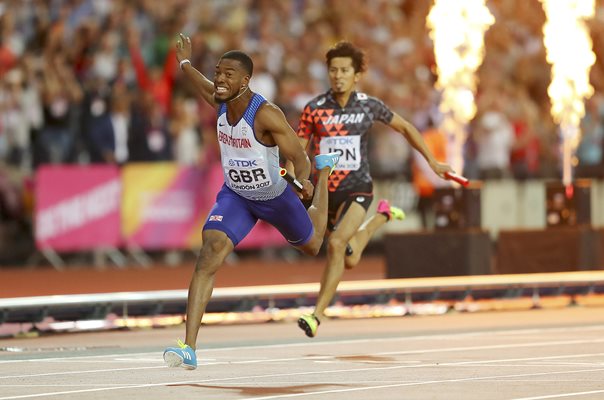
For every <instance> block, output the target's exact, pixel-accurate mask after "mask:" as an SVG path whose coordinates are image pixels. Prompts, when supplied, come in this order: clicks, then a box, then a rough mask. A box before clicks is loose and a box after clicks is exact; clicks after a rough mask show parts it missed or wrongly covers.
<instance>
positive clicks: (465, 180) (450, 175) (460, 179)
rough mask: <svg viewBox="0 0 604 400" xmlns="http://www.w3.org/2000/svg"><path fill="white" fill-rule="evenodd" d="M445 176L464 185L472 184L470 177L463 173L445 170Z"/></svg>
mask: <svg viewBox="0 0 604 400" xmlns="http://www.w3.org/2000/svg"><path fill="white" fill-rule="evenodd" d="M445 178H447V179H450V180H452V181H455V182H457V183H459V184H460V185H461V186H464V187H465V186H468V185H469V184H470V181H469V180H468V178H466V177H463V176H461V175H457V174H456V173H455V172H448V171H447V172H445Z"/></svg>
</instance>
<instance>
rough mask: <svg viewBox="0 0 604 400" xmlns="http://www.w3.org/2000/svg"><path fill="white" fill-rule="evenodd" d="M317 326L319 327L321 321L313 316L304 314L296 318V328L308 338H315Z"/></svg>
mask: <svg viewBox="0 0 604 400" xmlns="http://www.w3.org/2000/svg"><path fill="white" fill-rule="evenodd" d="M319 325H321V321H319V318H317V317H315V315H314V314H304V315H302V316H301V317H300V318H298V326H299V327H300V329H302V330H303V331H304V333H305V334H306V336H308V337H315V335H316V334H317V328H318V327H319Z"/></svg>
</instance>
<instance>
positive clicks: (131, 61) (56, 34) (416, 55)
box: [0, 0, 604, 216]
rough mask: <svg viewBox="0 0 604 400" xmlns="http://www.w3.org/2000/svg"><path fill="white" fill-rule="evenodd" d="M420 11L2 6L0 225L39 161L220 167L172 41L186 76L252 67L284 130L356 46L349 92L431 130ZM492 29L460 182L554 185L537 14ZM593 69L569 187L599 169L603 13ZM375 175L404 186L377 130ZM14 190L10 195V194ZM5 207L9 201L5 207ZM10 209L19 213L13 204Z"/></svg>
mask: <svg viewBox="0 0 604 400" xmlns="http://www.w3.org/2000/svg"><path fill="white" fill-rule="evenodd" d="M432 3H433V2H432V1H431V0H287V1H274V0H220V1H218V0H213V1H209V0H208V1H195V0H165V1H156V0H4V1H0V193H2V195H0V199H1V200H0V214H3V215H5V216H6V215H10V214H11V213H13V214H15V215H17V214H18V213H19V212H20V207H23V206H22V202H19V201H16V200H14V201H13V200H11V199H13V198H14V197H15V196H17V197H18V196H19V195H18V193H20V191H22V190H23V189H24V188H25V189H27V187H28V182H29V180H30V179H31V177H32V176H33V174H34V172H35V169H36V168H37V167H38V166H40V165H42V164H47V163H116V164H122V163H126V162H137V161H165V160H174V161H176V162H179V163H182V164H187V165H200V166H204V165H208V164H209V163H213V162H216V161H217V159H218V156H217V152H216V144H215V143H216V142H215V126H214V124H215V115H214V111H213V110H212V109H210V108H209V107H208V106H206V105H205V104H204V103H203V101H200V99H199V98H197V97H196V96H195V93H193V92H192V90H191V89H190V85H187V83H186V82H185V81H184V80H183V76H182V75H181V74H180V73H179V71H178V65H177V63H176V60H175V56H174V43H175V40H176V37H177V34H178V32H183V33H184V34H186V35H189V36H190V37H191V40H192V44H193V59H192V60H191V62H192V64H193V65H194V66H195V67H196V68H198V69H199V70H201V71H202V72H203V73H205V74H206V76H208V77H209V78H211V77H212V76H213V71H214V66H215V64H216V62H217V58H218V57H219V56H220V55H221V54H222V53H223V52H225V51H227V50H229V49H234V48H239V49H243V50H244V51H246V52H248V53H249V54H250V55H251V56H252V58H253V59H254V62H255V72H254V76H253V79H252V83H251V87H252V89H254V90H256V91H258V92H260V93H262V94H263V95H264V96H265V97H267V98H268V99H269V100H271V101H273V102H275V103H276V104H278V105H279V106H280V107H281V108H282V109H283V110H284V111H285V112H286V115H287V117H288V120H289V121H290V123H291V124H292V126H293V127H294V128H295V127H296V126H297V119H298V117H299V115H300V112H301V109H302V107H303V105H304V104H305V103H306V102H307V101H308V100H309V99H310V98H312V97H313V96H315V95H317V94H318V93H320V92H323V91H325V90H326V89H327V88H328V82H327V71H326V68H325V64H324V54H325V51H326V50H327V49H328V48H329V47H330V46H331V45H333V44H334V43H335V42H336V41H338V40H340V39H346V40H349V41H351V42H353V43H355V44H357V45H359V46H360V47H362V48H363V49H364V50H365V51H366V53H367V56H368V62H369V70H368V72H367V73H366V74H365V76H364V77H363V79H362V80H361V82H360V84H359V90H362V91H365V92H366V93H368V94H370V95H373V96H377V97H379V98H381V99H383V100H384V102H385V103H386V104H388V105H389V106H390V107H392V108H393V109H394V110H395V111H396V112H398V113H399V114H400V115H402V116H404V117H405V118H407V119H408V120H409V121H411V122H412V123H413V124H415V126H416V127H417V128H418V129H419V130H420V131H428V130H430V129H431V128H432V127H433V125H434V124H435V123H436V124H437V121H438V120H439V117H438V98H439V96H438V93H437V91H436V90H435V89H434V82H435V79H436V77H435V65H434V54H433V47H432V42H431V39H430V37H429V32H428V30H427V28H426V16H427V15H428V12H429V10H430V7H431V6H432ZM487 5H488V7H489V9H490V11H491V13H492V14H493V15H494V16H495V18H496V23H495V24H494V25H492V26H491V28H490V29H489V30H488V32H487V33H486V37H485V42H486V54H485V58H484V62H483V64H482V66H481V68H480V69H479V71H478V77H479V79H480V81H479V86H478V93H477V107H478V112H477V114H476V117H475V118H474V120H473V121H472V123H471V124H470V126H469V127H468V130H469V139H468V142H467V144H466V148H465V170H464V173H465V174H466V175H467V176H468V177H470V178H480V179H496V178H503V177H514V178H517V179H527V178H549V177H559V171H560V152H559V134H558V131H557V127H556V125H555V124H554V122H553V120H552V118H551V116H550V102H549V99H548V95H547V86H548V84H549V82H550V66H549V65H548V64H547V62H546V60H545V49H544V47H543V42H542V26H543V24H544V22H545V15H544V12H543V9H542V5H541V3H540V2H539V1H526V0H487ZM589 27H590V31H591V35H592V38H593V46H594V51H595V52H596V54H597V55H598V57H597V62H596V64H595V65H594V66H593V68H592V70H591V83H592V85H593V86H594V87H595V95H594V96H593V97H591V99H589V100H588V101H587V102H586V112H587V113H586V116H585V118H584V119H583V121H582V132H583V136H582V140H581V142H580V144H579V147H578V150H577V157H578V166H577V174H578V175H579V176H593V177H602V175H603V170H604V163H603V156H602V154H603V148H604V128H603V125H602V120H603V118H604V96H603V93H604V92H603V90H602V89H604V64H603V63H602V59H601V57H600V56H601V55H602V54H604V2H603V1H602V0H598V1H597V11H596V17H595V18H594V20H593V21H591V22H590V23H589ZM371 158H372V162H371V165H372V168H373V170H374V176H375V177H377V178H380V177H405V178H409V179H411V178H412V176H411V175H412V172H411V171H412V168H411V164H412V163H413V153H412V151H411V150H410V147H409V145H408V144H407V143H406V142H405V141H404V140H401V138H400V137H399V136H398V135H397V134H396V133H393V132H392V131H390V130H388V129H387V128H385V127H383V126H376V128H375V130H374V132H373V135H372V141H371ZM15 191H17V194H15ZM11 196H13V197H11ZM20 204H21V205H20Z"/></svg>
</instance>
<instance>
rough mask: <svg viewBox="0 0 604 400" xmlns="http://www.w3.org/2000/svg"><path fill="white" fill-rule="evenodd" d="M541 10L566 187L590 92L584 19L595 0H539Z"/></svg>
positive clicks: (590, 61)
mask: <svg viewBox="0 0 604 400" xmlns="http://www.w3.org/2000/svg"><path fill="white" fill-rule="evenodd" d="M540 1H541V3H542V5H543V9H544V11H545V16H546V22H545V25H544V26H543V43H544V45H545V49H546V52H547V53H546V54H547V62H548V63H550V64H551V66H552V72H551V82H550V85H549V87H548V89H547V94H548V95H549V98H550V100H551V103H552V105H551V114H552V117H553V119H554V122H556V124H559V125H560V132H561V135H562V165H563V170H562V171H563V172H562V182H563V183H564V184H565V185H567V186H569V185H570V184H571V181H572V167H573V165H576V163H577V160H576V158H575V150H576V149H577V146H578V145H579V140H580V138H581V130H580V122H581V119H582V118H583V116H584V115H585V104H584V103H583V101H584V99H586V98H589V97H591V96H592V95H593V93H594V88H593V86H591V84H590V83H589V71H590V69H591V66H592V65H593V64H594V63H595V62H596V55H595V53H594V52H593V50H592V41H591V37H590V35H589V30H588V28H587V24H586V21H587V20H588V19H590V18H593V16H594V13H595V0H564V1H561V0H540Z"/></svg>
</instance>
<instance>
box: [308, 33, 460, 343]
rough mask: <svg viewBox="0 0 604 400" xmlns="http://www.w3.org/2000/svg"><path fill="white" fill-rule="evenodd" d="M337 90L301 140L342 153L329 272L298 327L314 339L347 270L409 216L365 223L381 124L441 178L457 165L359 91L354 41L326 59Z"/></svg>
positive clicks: (382, 214)
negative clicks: (373, 148) (373, 133)
mask: <svg viewBox="0 0 604 400" xmlns="http://www.w3.org/2000/svg"><path fill="white" fill-rule="evenodd" d="M325 58H326V63H327V69H328V75H329V81H330V86H331V89H330V90H329V91H327V92H326V93H323V94H321V95H319V96H317V97H315V98H314V99H313V100H311V101H310V102H309V103H308V104H307V105H306V107H305V108H304V111H303V113H302V116H301V118H300V123H299V127H298V136H299V138H300V142H301V143H302V146H304V147H305V148H306V146H307V145H308V143H309V141H310V140H311V138H312V139H313V140H314V148H315V151H316V153H317V154H318V153H320V152H325V151H330V152H331V151H335V152H337V153H338V154H340V160H339V162H338V163H337V166H336V168H335V171H334V173H333V174H332V175H331V176H330V177H329V219H330V220H329V222H330V230H331V231H332V232H331V234H330V235H329V239H328V242H327V267H326V268H325V270H324V271H323V277H322V279H321V290H320V292H319V297H318V299H317V304H316V306H315V311H314V313H312V314H306V315H303V316H302V317H300V319H299V320H298V325H299V326H300V328H301V329H302V330H304V332H305V333H306V335H307V336H309V337H314V336H315V335H316V333H317V327H318V326H319V324H320V320H321V318H323V313H324V311H325V308H327V306H328V305H329V303H330V302H331V300H332V298H333V296H334V295H335V293H336V289H337V287H338V284H339V283H340V280H341V279H342V274H343V273H344V267H346V268H353V267H354V266H355V265H357V264H358V262H359V260H360V258H361V254H362V253H363V250H364V249H365V246H367V243H368V242H369V239H371V236H372V235H373V234H374V233H375V231H376V230H377V229H378V228H379V227H380V226H382V225H383V224H385V223H386V222H387V221H389V220H391V219H399V220H400V219H403V218H404V217H405V214H404V212H403V211H402V210H401V209H399V208H396V207H392V206H390V204H389V203H388V201H387V200H381V201H380V202H379V203H378V207H377V214H376V215H374V216H372V217H371V218H369V219H368V220H367V221H365V222H363V221H364V220H365V217H366V214H367V209H368V208H369V205H370V204H371V202H372V200H373V183H372V179H371V175H370V174H369V160H368V157H367V153H368V152H367V141H368V136H369V133H368V132H369V129H370V128H371V126H372V125H373V123H374V122H375V121H380V122H382V123H384V124H387V125H389V126H390V127H392V128H393V129H394V130H396V131H397V132H400V133H401V134H402V135H403V136H404V137H405V138H406V139H407V140H408V141H409V142H410V143H411V145H412V146H413V147H414V148H416V149H417V150H418V151H419V152H420V153H421V154H422V155H423V156H424V158H425V159H426V160H427V161H428V164H429V165H430V167H431V168H432V170H434V172H435V173H436V174H437V175H439V176H440V177H443V176H444V173H445V172H447V171H451V167H449V166H448V165H446V164H442V163H439V162H438V161H437V160H436V159H435V158H434V156H433V155H432V154H431V153H430V151H429V150H428V148H427V147H426V145H425V144H424V142H423V140H422V137H421V134H420V133H419V132H418V131H417V129H415V127H413V125H411V124H410V123H409V122H407V121H406V120H405V119H403V118H402V117H401V116H399V115H398V114H396V113H395V112H393V111H391V110H390V109H389V108H388V107H387V106H386V105H384V103H383V102H382V101H381V100H379V99H377V98H375V97H371V96H368V95H366V94H365V93H360V92H356V91H355V84H356V83H357V82H358V81H359V79H360V78H361V74H362V73H363V72H365V69H366V65H365V55H364V53H363V51H361V50H360V49H359V48H357V47H355V46H354V45H353V44H351V43H348V42H340V43H338V44H336V45H335V46H334V47H333V48H331V49H330V50H329V51H328V52H327V54H326V56H325Z"/></svg>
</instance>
